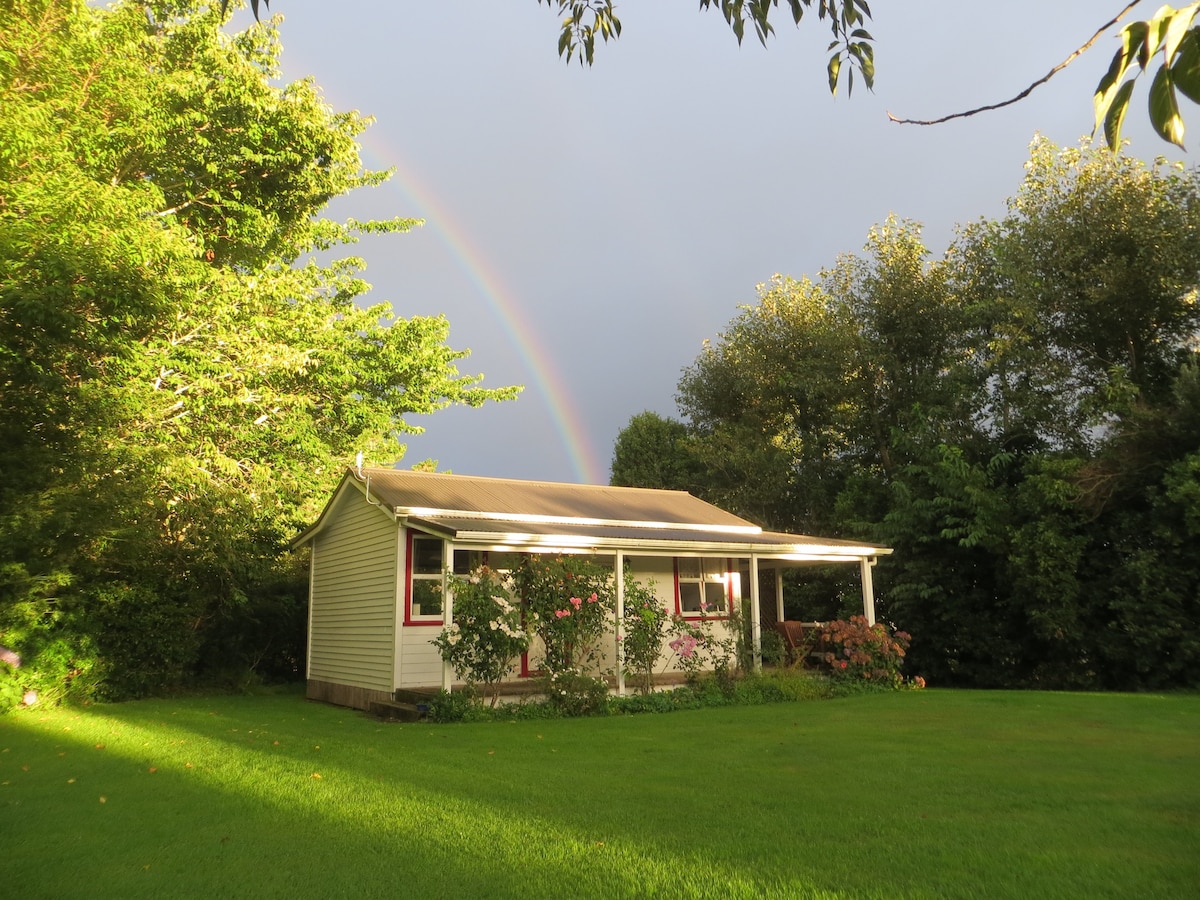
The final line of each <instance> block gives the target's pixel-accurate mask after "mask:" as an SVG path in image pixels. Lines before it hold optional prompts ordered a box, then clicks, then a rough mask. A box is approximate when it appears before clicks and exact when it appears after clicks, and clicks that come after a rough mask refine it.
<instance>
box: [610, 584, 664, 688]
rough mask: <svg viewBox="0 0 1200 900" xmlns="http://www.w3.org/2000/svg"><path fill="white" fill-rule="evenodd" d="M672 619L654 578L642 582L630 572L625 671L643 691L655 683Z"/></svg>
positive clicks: (624, 627)
mask: <svg viewBox="0 0 1200 900" xmlns="http://www.w3.org/2000/svg"><path fill="white" fill-rule="evenodd" d="M669 621H670V617H669V616H668V615H667V611H666V610H665V609H664V608H663V606H662V604H661V603H659V602H658V596H657V595H656V594H655V593H654V584H653V582H651V583H650V584H649V585H641V584H638V583H637V582H636V581H634V580H633V578H632V577H630V574H629V573H628V572H626V575H625V621H624V623H623V624H622V631H621V646H622V647H623V648H624V650H623V652H624V656H625V672H626V673H627V674H629V675H632V676H634V677H635V678H636V684H637V689H638V691H639V692H640V693H643V694H648V693H650V690H651V688H652V687H653V686H654V667H655V666H656V665H657V664H658V658H659V657H660V656H662V643H663V638H664V637H666V633H667V623H668V622H669Z"/></svg>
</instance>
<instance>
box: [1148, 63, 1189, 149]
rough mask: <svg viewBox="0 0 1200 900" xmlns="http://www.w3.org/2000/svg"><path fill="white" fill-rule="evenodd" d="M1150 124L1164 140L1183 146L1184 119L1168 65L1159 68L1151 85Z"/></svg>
mask: <svg viewBox="0 0 1200 900" xmlns="http://www.w3.org/2000/svg"><path fill="white" fill-rule="evenodd" d="M1150 124H1151V125H1153V126H1154V130H1155V131H1157V132H1158V135H1159V137H1161V138H1162V139H1163V140H1164V141H1170V142H1171V143H1172V144H1176V145H1178V146H1179V147H1181V148H1182V147H1183V119H1182V118H1181V117H1180V115H1179V103H1178V101H1177V100H1176V99H1175V87H1174V85H1173V84H1172V83H1171V70H1170V69H1168V68H1167V67H1166V66H1162V67H1160V68H1159V70H1158V71H1157V72H1156V73H1155V75H1154V81H1153V82H1152V83H1151V85H1150ZM1184 149H1186V148H1184Z"/></svg>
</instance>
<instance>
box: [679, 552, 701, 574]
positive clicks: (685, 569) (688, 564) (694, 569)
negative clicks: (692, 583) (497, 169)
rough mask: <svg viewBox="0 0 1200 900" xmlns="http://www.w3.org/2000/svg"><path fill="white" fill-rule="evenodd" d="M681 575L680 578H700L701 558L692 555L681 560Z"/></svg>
mask: <svg viewBox="0 0 1200 900" xmlns="http://www.w3.org/2000/svg"><path fill="white" fill-rule="evenodd" d="M679 577H680V578H699V577H700V560H699V559H697V558H695V557H692V558H687V557H684V558H683V559H681V560H679Z"/></svg>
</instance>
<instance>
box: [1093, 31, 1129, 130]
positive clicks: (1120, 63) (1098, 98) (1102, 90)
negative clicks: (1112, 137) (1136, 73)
mask: <svg viewBox="0 0 1200 900" xmlns="http://www.w3.org/2000/svg"><path fill="white" fill-rule="evenodd" d="M1128 69H1129V56H1128V54H1127V53H1126V52H1125V51H1124V50H1123V49H1122V50H1118V51H1117V52H1116V53H1115V54H1114V55H1113V58H1112V63H1110V64H1109V67H1108V71H1107V72H1106V73H1105V74H1104V77H1103V78H1101V79H1100V83H1099V84H1098V85H1096V93H1095V94H1093V95H1092V105H1093V107H1094V108H1095V116H1096V119H1095V125H1094V126H1093V128H1092V134H1095V133H1096V131H1097V130H1098V129H1099V128H1100V126H1101V125H1102V124H1103V123H1104V121H1105V120H1106V119H1107V118H1108V110H1109V108H1110V107H1111V106H1112V103H1113V99H1114V98H1115V97H1116V96H1117V92H1118V91H1119V90H1120V89H1121V79H1123V78H1124V77H1125V73H1126V72H1127V71H1128Z"/></svg>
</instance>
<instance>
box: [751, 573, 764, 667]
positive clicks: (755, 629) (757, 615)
mask: <svg viewBox="0 0 1200 900" xmlns="http://www.w3.org/2000/svg"><path fill="white" fill-rule="evenodd" d="M758 600H759V598H758V557H757V556H755V555H753V554H751V556H750V640H751V643H752V645H753V649H754V671H755V672H761V671H762V612H761V610H760V609H759V602H758Z"/></svg>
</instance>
